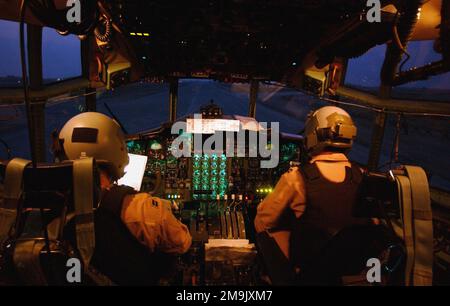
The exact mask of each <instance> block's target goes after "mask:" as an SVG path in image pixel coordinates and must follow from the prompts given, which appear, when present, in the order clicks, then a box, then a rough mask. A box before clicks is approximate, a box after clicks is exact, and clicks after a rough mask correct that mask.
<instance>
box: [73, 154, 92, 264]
mask: <svg viewBox="0 0 450 306" xmlns="http://www.w3.org/2000/svg"><path fill="white" fill-rule="evenodd" d="M73 190H74V204H75V226H76V239H77V246H78V250H79V252H80V255H81V259H82V260H83V264H84V268H85V269H88V267H89V263H90V261H91V258H92V255H93V254H94V249H95V230H94V212H93V208H94V159H93V158H82V159H78V160H75V161H74V162H73Z"/></svg>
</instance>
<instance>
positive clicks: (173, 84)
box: [169, 77, 179, 122]
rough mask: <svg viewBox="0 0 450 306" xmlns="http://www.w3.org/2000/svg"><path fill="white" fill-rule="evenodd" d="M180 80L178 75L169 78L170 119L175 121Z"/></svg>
mask: <svg viewBox="0 0 450 306" xmlns="http://www.w3.org/2000/svg"><path fill="white" fill-rule="evenodd" d="M178 81H179V79H178V78H176V77H173V78H170V79H169V121H170V122H175V120H176V119H177V103H178Z"/></svg>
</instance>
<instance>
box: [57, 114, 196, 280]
mask: <svg viewBox="0 0 450 306" xmlns="http://www.w3.org/2000/svg"><path fill="white" fill-rule="evenodd" d="M59 138H60V142H62V146H63V149H64V154H65V155H66V158H67V159H69V160H75V159H78V158H80V157H82V156H88V157H94V158H95V160H96V162H97V165H98V168H99V173H100V185H101V190H102V198H101V201H100V204H99V207H100V208H102V209H103V211H105V210H107V211H109V212H111V213H112V214H113V215H115V216H116V217H117V219H118V220H121V221H122V223H123V224H124V225H125V226H126V229H127V231H128V234H131V235H129V239H128V238H127V239H128V240H127V241H125V243H131V244H132V243H133V242H131V241H130V240H134V242H136V241H137V242H139V243H138V245H139V246H142V247H144V248H145V249H146V250H148V251H149V253H151V254H161V255H169V254H174V255H176V254H182V253H185V252H186V251H187V250H188V249H189V247H190V245H191V241H192V238H191V236H190V234H189V231H188V229H187V227H186V226H185V225H184V224H182V223H181V222H180V221H179V220H177V219H176V218H175V216H174V215H173V214H172V211H171V206H170V202H169V201H167V200H163V199H160V198H156V197H152V196H151V195H149V194H148V193H136V192H135V191H134V190H133V189H132V188H130V187H125V186H118V185H116V184H115V182H116V181H117V180H118V179H119V178H121V177H122V176H123V175H124V174H125V172H124V169H125V166H126V165H127V164H128V152H127V146H126V143H125V138H124V134H123V132H122V131H121V128H120V126H119V124H118V123H117V122H116V121H114V120H113V119H111V118H109V117H108V116H106V115H103V114H101V113H96V112H86V113H82V114H79V115H77V116H75V117H73V118H72V119H70V120H69V121H68V122H67V123H66V124H65V125H64V127H63V128H62V130H61V132H60V134H59ZM97 211H99V210H97ZM97 219H99V220H97ZM102 220H104V219H102V218H101V217H100V216H98V215H96V220H95V227H96V240H99V239H101V240H102V241H101V242H100V243H99V242H96V252H97V253H98V254H101V256H100V257H102V258H99V260H98V262H99V265H100V266H102V265H103V266H105V269H113V270H114V269H116V270H118V269H119V268H117V266H118V265H119V264H118V262H119V263H122V261H123V260H125V258H128V259H129V257H130V256H132V254H131V250H130V247H127V246H126V245H125V244H124V245H118V244H120V243H119V242H120V241H124V239H122V240H120V239H118V238H119V237H113V236H114V232H113V231H111V233H109V232H108V228H104V227H108V222H103V221H102ZM97 221H98V222H97ZM102 233H104V235H103V236H102ZM99 235H100V236H101V237H99ZM121 237H122V238H123V235H122V236H121ZM125 237H128V236H126V234H125ZM125 240H126V239H125ZM102 246H105V248H104V250H102ZM106 253H108V254H106ZM94 257H96V255H95V254H94ZM97 257H98V256H97ZM114 257H115V259H114ZM117 259H119V260H117ZM113 260H116V262H113ZM108 261H111V262H110V263H108ZM136 261H137V259H130V264H131V265H136V270H137V271H139V270H140V268H139V266H138V264H137V263H136ZM127 269H130V270H132V269H131V268H128V267H126V266H124V267H122V268H120V270H121V271H114V273H113V274H114V275H115V276H117V278H119V279H125V280H129V282H127V281H125V283H132V284H136V283H137V279H136V278H133V277H134V276H130V275H125V274H126V273H127V271H126V270H127ZM102 272H103V271H102Z"/></svg>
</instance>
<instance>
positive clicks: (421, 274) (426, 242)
mask: <svg viewBox="0 0 450 306" xmlns="http://www.w3.org/2000/svg"><path fill="white" fill-rule="evenodd" d="M405 169H406V173H407V175H408V177H409V180H410V182H411V196H412V205H413V226H414V253H415V258H414V269H413V284H414V286H431V285H432V280H433V216H432V211H431V200H430V190H429V185H428V179H427V176H426V174H425V171H424V170H423V169H422V168H420V167H415V166H405Z"/></svg>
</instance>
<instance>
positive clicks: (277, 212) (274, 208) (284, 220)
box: [255, 153, 351, 258]
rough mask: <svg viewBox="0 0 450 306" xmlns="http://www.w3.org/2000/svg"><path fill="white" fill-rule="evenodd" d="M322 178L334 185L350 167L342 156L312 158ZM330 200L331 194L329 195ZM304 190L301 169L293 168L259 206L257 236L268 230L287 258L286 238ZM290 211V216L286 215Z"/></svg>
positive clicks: (298, 213) (302, 207)
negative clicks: (346, 168)
mask: <svg viewBox="0 0 450 306" xmlns="http://www.w3.org/2000/svg"><path fill="white" fill-rule="evenodd" d="M310 163H316V164H317V167H318V169H319V171H320V172H321V173H322V175H323V176H324V177H325V178H326V179H328V180H330V181H331V182H334V183H340V182H343V181H344V180H345V167H346V166H347V167H351V164H350V162H349V161H348V159H347V157H346V156H345V155H344V154H342V153H321V154H319V155H317V156H314V158H312V159H311V161H310ZM329 196H330V198H332V197H333V195H329ZM306 205H307V203H306V190H305V183H304V180H303V176H302V174H301V170H300V169H299V168H298V167H292V168H291V169H289V171H287V172H286V173H284V174H283V175H282V176H281V178H280V180H279V181H278V183H277V185H276V186H275V189H274V190H273V191H272V192H271V193H270V194H269V195H268V196H267V197H266V198H265V199H264V200H263V201H262V203H261V204H259V206H258V210H257V214H256V218H255V228H256V231H257V232H258V233H260V232H263V231H268V232H269V234H270V235H271V236H272V237H273V238H274V239H275V241H276V242H277V243H278V245H279V247H280V249H281V250H282V251H283V253H284V255H285V256H286V257H287V258H289V239H290V229H291V228H292V227H291V224H292V221H293V220H292V219H291V218H289V217H290V216H292V215H293V216H294V218H295V219H299V218H300V217H301V216H302V215H303V213H304V212H305V208H306ZM287 210H290V211H291V212H292V213H293V214H286V211H287Z"/></svg>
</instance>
